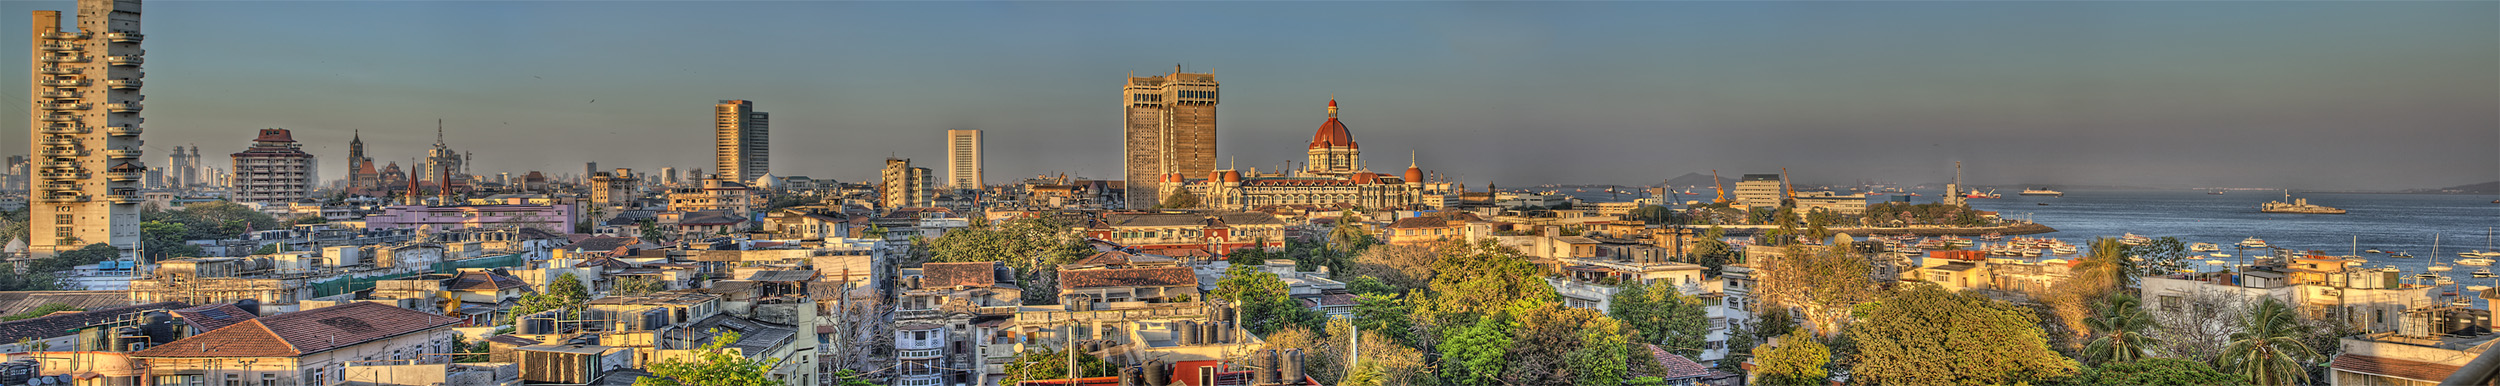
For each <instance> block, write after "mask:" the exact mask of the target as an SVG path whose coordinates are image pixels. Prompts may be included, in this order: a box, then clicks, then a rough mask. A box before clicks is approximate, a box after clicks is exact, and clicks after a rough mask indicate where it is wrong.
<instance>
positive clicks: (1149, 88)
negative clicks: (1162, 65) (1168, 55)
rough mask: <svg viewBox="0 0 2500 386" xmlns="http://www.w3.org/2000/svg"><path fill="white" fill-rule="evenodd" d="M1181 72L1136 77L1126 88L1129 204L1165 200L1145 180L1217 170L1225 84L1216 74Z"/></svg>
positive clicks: (1124, 143)
mask: <svg viewBox="0 0 2500 386" xmlns="http://www.w3.org/2000/svg"><path fill="white" fill-rule="evenodd" d="M1180 71H1181V70H1180V68H1179V67H1174V68H1172V73H1171V74H1165V75H1160V76H1148V77H1136V76H1131V77H1129V78H1128V85H1127V87H1126V88H1124V89H1122V91H1121V97H1122V104H1123V106H1124V107H1123V110H1122V114H1121V119H1122V121H1123V124H1122V127H1123V132H1122V133H1121V141H1120V148H1121V150H1120V154H1121V156H1122V157H1124V159H1123V161H1122V163H1121V169H1122V172H1121V174H1122V175H1123V176H1124V178H1127V179H1128V183H1129V184H1130V185H1129V186H1130V189H1128V193H1127V194H1128V199H1127V201H1128V203H1127V205H1128V207H1130V208H1149V207H1154V206H1155V202H1156V201H1157V200H1159V199H1160V197H1156V196H1155V189H1151V188H1150V187H1149V186H1145V185H1143V184H1144V183H1145V182H1146V181H1157V180H1159V179H1161V178H1163V177H1164V176H1168V175H1172V174H1180V175H1187V176H1204V175H1207V173H1210V172H1213V171H1215V167H1216V165H1215V164H1216V154H1215V105H1216V104H1217V102H1219V101H1220V98H1218V97H1220V96H1222V95H1221V91H1222V90H1221V89H1222V84H1221V83H1217V82H1216V81H1215V74H1191V73H1183V72H1180Z"/></svg>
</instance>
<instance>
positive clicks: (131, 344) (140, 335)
mask: <svg viewBox="0 0 2500 386" xmlns="http://www.w3.org/2000/svg"><path fill="white" fill-rule="evenodd" d="M147 344H148V334H147V332H144V331H141V330H140V329H139V328H138V327H132V326H121V327H114V328H113V347H112V351H113V352H131V351H138V350H140V349H145V348H147Z"/></svg>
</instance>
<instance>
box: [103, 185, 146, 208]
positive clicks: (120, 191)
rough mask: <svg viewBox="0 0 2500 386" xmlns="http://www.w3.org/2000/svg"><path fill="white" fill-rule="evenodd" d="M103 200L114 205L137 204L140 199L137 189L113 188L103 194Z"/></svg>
mask: <svg viewBox="0 0 2500 386" xmlns="http://www.w3.org/2000/svg"><path fill="white" fill-rule="evenodd" d="M104 200H105V201H110V202H112V203H115V204H137V203H139V201H140V200H141V198H140V197H139V190H138V189H131V188H114V189H111V190H106V191H105V192H104Z"/></svg>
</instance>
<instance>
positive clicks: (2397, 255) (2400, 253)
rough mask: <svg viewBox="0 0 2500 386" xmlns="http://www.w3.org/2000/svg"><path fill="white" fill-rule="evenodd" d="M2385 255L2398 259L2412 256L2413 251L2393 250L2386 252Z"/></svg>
mask: <svg viewBox="0 0 2500 386" xmlns="http://www.w3.org/2000/svg"><path fill="white" fill-rule="evenodd" d="M2387 257H2393V258H2398V259H2411V258H2413V252H2405V251H2395V252H2391V253H2388V254H2387Z"/></svg>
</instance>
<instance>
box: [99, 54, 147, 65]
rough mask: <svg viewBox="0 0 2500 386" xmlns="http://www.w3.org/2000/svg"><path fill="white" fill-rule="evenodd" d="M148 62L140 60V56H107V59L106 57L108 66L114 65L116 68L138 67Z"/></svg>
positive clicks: (105, 61) (105, 60)
mask: <svg viewBox="0 0 2500 386" xmlns="http://www.w3.org/2000/svg"><path fill="white" fill-rule="evenodd" d="M146 61H147V60H144V59H140V58H139V56H137V55H128V56H106V57H104V63H106V64H112V65H115V66H136V65H139V63H143V62H146Z"/></svg>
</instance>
